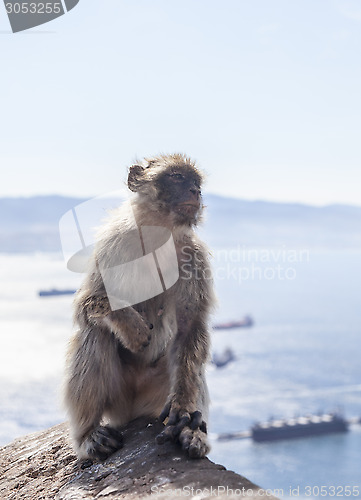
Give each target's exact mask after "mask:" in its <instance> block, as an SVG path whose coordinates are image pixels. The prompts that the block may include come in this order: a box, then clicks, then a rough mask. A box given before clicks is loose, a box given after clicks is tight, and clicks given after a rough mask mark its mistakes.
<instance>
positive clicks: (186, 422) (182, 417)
mask: <svg viewBox="0 0 361 500" xmlns="http://www.w3.org/2000/svg"><path fill="white" fill-rule="evenodd" d="M167 417H168V422H167V424H166V426H165V428H164V430H163V431H162V432H161V433H160V434H158V436H157V438H156V441H157V443H158V444H163V443H165V442H166V441H175V442H179V443H180V445H181V446H182V449H183V450H185V451H186V452H187V453H188V455H189V457H190V458H203V457H205V456H206V455H207V453H208V452H209V450H210V447H209V444H208V442H207V437H206V435H207V424H206V423H205V421H204V420H203V418H202V413H201V412H200V411H194V412H192V413H190V412H188V411H187V410H184V409H182V408H181V407H180V405H178V404H176V403H174V402H173V403H168V404H167V405H166V407H165V408H164V410H163V411H162V413H161V415H160V417H159V419H160V420H161V421H162V422H163V421H164V420H165V419H166V418H167Z"/></svg>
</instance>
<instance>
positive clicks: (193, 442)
mask: <svg viewBox="0 0 361 500" xmlns="http://www.w3.org/2000/svg"><path fill="white" fill-rule="evenodd" d="M187 313H189V311H184V314H182V313H180V314H178V333H177V337H176V339H175V342H174V345H173V348H172V351H171V359H170V362H171V366H172V382H173V383H172V393H171V396H170V400H169V401H168V403H167V405H166V406H165V408H164V410H163V412H162V414H161V416H160V420H161V421H163V420H165V419H166V418H167V417H168V421H167V424H166V426H165V429H164V430H163V432H161V434H159V436H158V437H157V442H158V443H159V444H162V443H164V442H165V441H167V440H179V441H180V443H181V445H182V447H183V449H185V450H186V451H188V453H189V455H190V456H191V457H194V458H199V457H203V456H205V455H206V454H207V452H208V451H209V446H208V444H207V441H206V438H205V434H206V433H207V427H206V423H205V422H204V420H203V416H202V413H201V411H200V410H207V408H206V406H207V403H208V401H207V400H208V393H207V389H206V384H205V381H204V374H203V368H204V364H205V362H206V360H207V358H208V344H209V339H208V331H207V328H206V326H205V324H204V323H203V322H202V320H201V319H198V320H192V319H190V318H189V314H187Z"/></svg>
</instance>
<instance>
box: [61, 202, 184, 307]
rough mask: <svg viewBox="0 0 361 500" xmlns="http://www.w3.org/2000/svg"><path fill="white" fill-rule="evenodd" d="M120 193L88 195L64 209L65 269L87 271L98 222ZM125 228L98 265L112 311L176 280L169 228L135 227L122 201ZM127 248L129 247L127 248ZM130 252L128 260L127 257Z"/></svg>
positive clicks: (132, 217)
mask: <svg viewBox="0 0 361 500" xmlns="http://www.w3.org/2000/svg"><path fill="white" fill-rule="evenodd" d="M122 201H124V195H123V194H122V193H121V192H118V193H113V196H109V195H108V196H105V197H98V198H93V199H91V200H89V201H86V202H84V203H81V204H79V205H77V206H76V207H74V208H73V209H71V210H69V211H68V212H66V213H65V214H64V215H63V217H62V218H61V219H60V222H59V230H60V238H61V243H62V248H63V254H64V258H65V260H66V263H67V267H68V269H69V270H71V271H74V272H78V273H83V272H86V270H87V268H88V265H89V263H90V262H91V255H92V253H93V250H94V246H95V244H96V241H99V242H100V243H99V244H100V245H101V240H102V236H100V238H98V237H97V235H96V231H95V230H94V226H101V225H102V223H103V222H104V219H105V218H106V217H107V213H108V211H109V210H111V209H114V208H116V207H118V206H119V205H121V204H122V203H121V202H122ZM123 210H125V211H126V214H125V215H126V218H127V226H128V230H127V231H126V232H125V233H124V234H123V236H122V239H121V241H120V243H119V244H118V245H116V247H115V248H112V249H110V250H109V251H107V252H100V253H99V255H98V256H97V261H96V262H94V263H93V264H94V265H96V266H97V268H98V271H99V272H100V274H101V277H102V279H103V283H104V287H105V290H106V293H107V297H108V299H109V303H110V307H111V309H112V310H113V311H115V310H117V309H122V308H124V307H128V306H132V305H135V304H138V303H139V302H143V301H145V300H148V299H151V298H153V297H155V296H157V295H160V294H161V293H163V292H164V291H166V290H168V289H169V288H170V287H171V286H173V285H174V284H175V283H176V282H177V280H178V279H179V267H178V258H177V252H176V248H175V244H174V240H173V235H172V233H171V231H170V230H169V229H167V228H165V227H161V226H138V224H137V221H136V218H135V216H134V213H133V210H132V204H131V203H129V204H128V205H127V206H124V208H123ZM129 249H130V250H129ZM130 253H131V256H132V258H131V260H126V259H127V256H129V255H130Z"/></svg>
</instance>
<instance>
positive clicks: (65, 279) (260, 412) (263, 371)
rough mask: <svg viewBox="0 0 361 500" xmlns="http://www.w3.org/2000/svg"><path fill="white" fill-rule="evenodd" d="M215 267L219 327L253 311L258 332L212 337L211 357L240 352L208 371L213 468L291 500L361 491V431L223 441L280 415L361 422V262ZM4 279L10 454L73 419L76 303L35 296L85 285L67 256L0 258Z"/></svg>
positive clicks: (276, 260) (250, 261) (227, 259)
mask: <svg viewBox="0 0 361 500" xmlns="http://www.w3.org/2000/svg"><path fill="white" fill-rule="evenodd" d="M214 261H215V265H214V268H215V269H214V271H215V274H216V277H217V278H216V285H217V293H218V297H219V308H218V311H217V314H216V320H217V321H226V320H230V319H238V318H240V317H242V316H243V315H245V314H247V313H250V314H252V316H253V317H254V319H255V322H256V324H255V326H254V327H253V328H251V329H239V330H232V331H227V332H225V331H216V332H214V333H213V351H214V352H222V351H223V349H224V348H225V347H231V348H232V349H233V350H234V351H235V353H236V355H237V360H236V361H235V362H233V363H231V364H229V365H228V366H226V367H225V368H223V369H217V370H216V369H214V368H213V367H210V368H209V371H208V382H209V388H210V394H211V399H212V407H211V415H210V424H209V427H210V433H211V436H212V437H213V439H212V445H213V446H212V452H211V455H210V458H211V459H212V460H214V461H216V462H221V463H223V464H224V465H226V466H227V467H228V468H230V469H232V470H235V471H236V472H239V473H240V474H243V475H245V476H246V477H248V478H249V479H251V480H252V481H254V482H255V483H257V484H260V485H261V486H263V487H264V488H268V489H270V490H273V491H275V490H279V491H275V492H276V494H277V495H278V496H283V497H284V498H287V497H288V496H289V489H290V487H291V488H292V489H293V495H292V496H291V497H297V498H318V497H319V496H321V494H319V493H318V489H317V488H321V486H326V487H327V488H326V490H323V491H324V492H327V493H328V494H327V497H329V498H331V497H332V496H333V495H332V493H333V490H332V488H331V487H332V486H334V487H336V488H339V489H338V490H337V489H336V490H335V492H336V494H337V493H340V494H339V495H338V496H339V497H341V498H346V494H345V491H346V490H345V489H344V488H345V487H346V486H349V487H353V486H355V487H360V489H361V468H360V465H359V464H360V463H361V426H356V425H355V426H353V427H352V428H351V430H350V432H349V433H347V434H344V435H343V434H341V435H334V436H325V437H318V438H308V439H302V440H296V441H294V440H293V441H288V442H278V443H272V444H254V443H253V442H252V441H251V440H237V441H228V442H219V441H217V440H216V439H214V437H215V436H216V434H217V433H220V432H231V431H240V430H246V429H248V428H249V427H250V426H251V425H252V423H253V422H254V421H255V420H266V419H268V418H269V417H270V416H271V415H273V416H277V417H290V416H293V415H295V414H305V413H308V412H317V411H318V410H325V411H327V410H332V409H335V408H336V407H337V406H340V407H341V408H342V409H343V411H344V412H345V414H346V416H347V417H352V416H361V363H360V354H361V340H360V339H361V313H360V310H361V307H360V301H361V298H360V297H361V294H360V278H361V252H356V251H351V250H350V251H343V252H332V251H312V250H310V251H309V252H306V251H301V250H298V251H293V250H290V249H286V248H281V249H273V250H267V251H266V250H265V249H262V250H257V251H248V250H247V249H244V248H238V249H233V251H232V252H230V251H218V252H215V259H214ZM0 275H1V283H2V286H1V289H0V335H1V351H0V401H1V406H0V414H1V420H2V425H1V426H0V444H6V443H7V442H9V441H10V440H12V439H13V438H14V437H16V436H19V435H22V434H25V433H27V432H30V431H34V430H38V429H42V428H45V427H48V426H50V425H52V424H55V423H58V422H59V421H62V420H63V419H64V418H65V415H64V412H63V411H62V409H61V405H60V397H59V392H60V384H61V377H62V369H63V359H64V350H65V347H66V342H67V339H68V337H69V332H70V331H71V300H72V299H71V297H57V298H48V299H45V298H44V299H40V298H38V296H37V291H38V290H39V289H41V288H51V287H58V288H61V287H64V288H68V287H76V286H77V284H78V283H79V279H80V277H79V276H78V275H75V274H71V273H69V272H68V271H66V269H65V266H64V263H63V261H62V259H61V257H60V256H58V255H44V254H39V255H20V256H10V255H0ZM307 486H309V487H311V488H313V490H309V489H307ZM298 488H299V489H298ZM282 490H283V495H282ZM309 492H310V494H308V493H309ZM334 496H336V495H334ZM356 497H357V498H359V497H360V495H351V497H350V498H356Z"/></svg>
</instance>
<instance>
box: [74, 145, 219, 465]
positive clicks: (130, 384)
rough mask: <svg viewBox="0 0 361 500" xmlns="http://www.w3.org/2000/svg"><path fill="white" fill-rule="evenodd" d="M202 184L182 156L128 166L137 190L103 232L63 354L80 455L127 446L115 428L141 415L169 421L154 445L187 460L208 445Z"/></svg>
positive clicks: (103, 454)
mask: <svg viewBox="0 0 361 500" xmlns="http://www.w3.org/2000/svg"><path fill="white" fill-rule="evenodd" d="M202 181H203V176H202V174H201V172H200V171H199V169H198V168H197V167H196V166H195V164H194V162H193V161H191V160H190V159H189V158H188V157H186V156H185V155H182V154H172V155H161V156H157V157H154V158H151V159H146V160H144V161H143V162H142V163H140V164H137V165H133V166H131V167H130V169H129V175H128V187H129V189H130V190H131V191H132V192H133V193H134V195H133V197H132V198H131V199H130V200H129V202H126V203H125V204H124V205H123V206H122V207H120V208H119V209H116V210H115V211H113V213H112V214H111V215H110V217H109V219H108V220H107V222H106V223H105V225H104V226H103V227H102V228H101V230H100V233H99V235H98V239H97V243H96V245H95V249H94V252H93V255H92V257H91V260H90V264H89V270H88V272H87V275H86V277H85V280H84V282H83V284H82V285H81V287H80V289H79V291H78V292H77V294H76V298H75V312H74V319H75V324H76V326H77V331H76V333H75V335H74V336H73V338H72V340H71V344H70V347H69V351H68V356H67V376H66V383H65V403H66V406H67V409H68V412H69V417H70V424H71V432H72V437H73V440H74V444H75V447H76V451H77V454H78V456H79V458H81V459H90V460H94V459H95V460H105V459H106V458H107V457H108V456H109V455H111V454H112V453H114V452H115V451H116V450H117V449H119V448H121V447H122V445H123V437H122V433H121V431H120V430H119V428H120V427H121V426H124V425H125V424H127V423H128V422H130V421H131V420H133V419H135V418H137V417H141V416H149V417H150V418H154V417H160V420H161V421H162V422H165V427H164V429H163V431H162V432H161V433H160V434H159V435H158V437H157V442H158V443H159V444H162V443H163V442H165V441H166V440H173V441H175V442H178V443H180V445H181V447H182V448H183V449H184V450H185V451H186V452H187V453H188V454H189V456H190V457H192V458H200V457H204V456H205V455H206V454H207V453H208V451H209V445H208V443H207V438H206V433H207V430H206V420H207V417H208V390H207V386H206V381H205V365H206V362H207V361H208V355H209V332H208V321H209V314H210V312H211V310H212V307H213V305H214V295H213V285H212V280H211V278H210V275H209V269H210V265H209V261H208V251H207V248H206V247H205V246H204V244H203V243H202V242H201V241H200V240H199V239H198V237H197V236H196V234H195V232H194V227H195V226H196V225H197V223H198V221H199V220H200V217H201V212H202V209H203V205H202V196H201V184H202Z"/></svg>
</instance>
